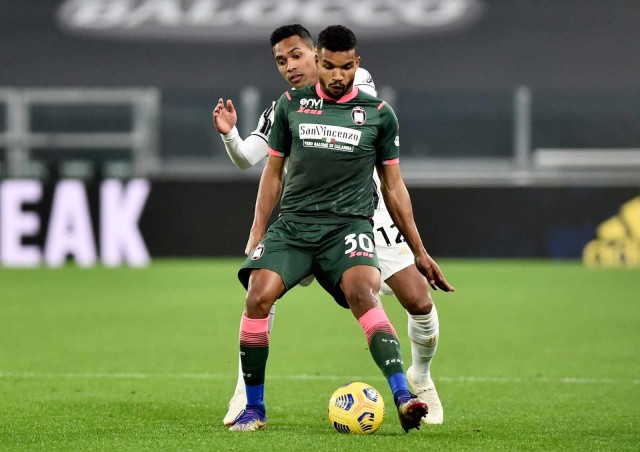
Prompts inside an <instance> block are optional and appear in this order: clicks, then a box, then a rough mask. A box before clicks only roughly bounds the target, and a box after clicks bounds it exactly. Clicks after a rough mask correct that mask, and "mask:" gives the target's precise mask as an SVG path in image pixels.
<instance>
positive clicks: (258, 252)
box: [251, 243, 264, 261]
mask: <svg viewBox="0 0 640 452" xmlns="http://www.w3.org/2000/svg"><path fill="white" fill-rule="evenodd" d="M263 254H264V245H263V244H262V243H261V244H260V245H258V246H257V247H256V248H255V249H254V250H253V253H251V260H252V261H257V260H258V259H260V258H261V257H262V255H263Z"/></svg>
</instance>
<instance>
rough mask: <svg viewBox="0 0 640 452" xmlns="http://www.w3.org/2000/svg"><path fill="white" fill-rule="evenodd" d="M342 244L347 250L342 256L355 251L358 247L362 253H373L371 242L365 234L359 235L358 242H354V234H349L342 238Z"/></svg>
mask: <svg viewBox="0 0 640 452" xmlns="http://www.w3.org/2000/svg"><path fill="white" fill-rule="evenodd" d="M344 244H345V245H346V246H347V250H346V251H345V252H344V254H349V253H351V252H352V251H355V250H356V248H358V245H359V246H360V249H361V250H362V251H366V252H368V253H371V252H373V240H371V239H370V238H369V236H368V235H366V234H360V235H359V236H358V240H356V235H355V234H349V235H347V236H346V237H345V238H344Z"/></svg>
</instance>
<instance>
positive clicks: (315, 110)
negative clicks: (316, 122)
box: [298, 98, 322, 115]
mask: <svg viewBox="0 0 640 452" xmlns="http://www.w3.org/2000/svg"><path fill="white" fill-rule="evenodd" d="M298 113H305V114H308V115H321V114H322V99H306V98H305V99H300V108H298Z"/></svg>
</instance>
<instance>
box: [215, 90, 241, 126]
mask: <svg viewBox="0 0 640 452" xmlns="http://www.w3.org/2000/svg"><path fill="white" fill-rule="evenodd" d="M237 122H238V114H237V113H236V109H235V107H234V106H233V102H231V99H228V100H227V104H226V105H225V103H224V100H223V99H222V98H220V99H218V104H217V105H216V107H215V108H214V109H213V125H214V126H216V129H217V130H218V132H220V133H222V134H224V135H226V134H228V133H229V132H231V129H233V126H235V125H236V123H237Z"/></svg>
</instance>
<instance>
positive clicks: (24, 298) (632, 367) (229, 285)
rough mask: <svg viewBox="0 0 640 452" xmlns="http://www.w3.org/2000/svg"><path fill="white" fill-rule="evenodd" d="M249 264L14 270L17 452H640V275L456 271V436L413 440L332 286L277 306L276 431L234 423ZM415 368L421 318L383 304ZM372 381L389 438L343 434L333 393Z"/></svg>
mask: <svg viewBox="0 0 640 452" xmlns="http://www.w3.org/2000/svg"><path fill="white" fill-rule="evenodd" d="M238 264H239V261H238V260H192V261H189V260H184V261H158V262H156V263H154V264H153V265H152V266H151V267H149V268H147V269H138V270H136V269H103V268H96V269H78V268H74V267H66V268H63V269H57V270H55V269H38V270H9V269H0V449H2V450H47V451H49V450H241V451H252V450H260V451H270V450H273V451H281V450H307V451H309V450H339V451H348V450H353V451H362V450H389V451H403V450H407V451H415V450H429V449H447V450H496V449H506V450H522V449H527V450H539V449H554V450H555V449H572V450H586V449H596V450H638V448H639V447H640V352H639V350H640V271H639V270H588V269H585V268H583V267H582V265H581V264H580V263H577V262H542V261H486V260H442V262H441V265H442V268H443V270H444V271H445V274H446V276H447V278H448V279H449V281H450V282H452V283H453V284H454V285H455V286H456V288H457V291H456V293H454V294H444V293H441V292H436V293H435V295H434V298H435V300H436V303H437V306H438V311H439V314H440V324H441V332H440V345H439V350H438V353H437V354H436V358H435V361H434V363H433V366H432V372H433V377H434V380H435V381H436V383H437V386H438V391H439V393H440V396H441V399H442V402H443V405H444V408H445V424H444V425H442V426H433V427H427V426H425V427H423V428H422V429H421V430H420V431H415V430H414V431H411V432H410V433H408V434H405V433H404V432H403V431H402V429H401V428H400V425H399V422H398V419H397V415H396V413H395V408H394V407H393V402H392V397H391V394H390V391H389V388H388V386H387V384H386V382H385V380H384V379H383V377H382V376H381V374H380V372H379V370H378V369H377V367H375V365H374V363H373V360H372V359H371V357H370V355H369V352H368V350H367V348H366V339H365V337H364V334H363V333H362V331H361V329H360V327H359V325H358V323H357V322H356V321H355V319H354V318H353V317H352V316H351V314H350V313H349V312H348V311H346V310H343V309H342V308H339V307H338V306H337V305H336V304H335V303H334V302H333V301H332V300H331V299H330V298H329V297H328V296H327V295H325V294H324V292H322V290H321V289H320V288H319V286H318V285H317V284H313V285H312V286H311V287H309V288H295V289H294V290H292V291H291V292H290V293H289V294H287V295H286V296H285V298H284V299H283V300H281V301H280V302H279V303H278V311H277V316H276V320H275V328H274V331H273V333H272V335H271V350H270V357H269V363H268V366H267V389H266V402H267V407H268V414H269V425H268V427H267V429H266V430H265V431H260V432H253V433H231V432H228V431H227V428H225V427H223V426H222V417H223V416H224V414H225V411H226V404H227V401H228V398H229V396H230V395H231V393H232V391H233V389H234V387H235V379H236V372H237V370H236V369H237V367H236V366H237V347H238V345H237V340H238V328H239V320H240V313H241V311H242V306H243V301H244V291H243V290H242V288H241V286H240V284H239V283H238V282H237V279H236V276H235V274H236V269H237V267H238ZM383 303H384V306H385V308H386V310H387V312H388V314H389V317H390V319H391V320H392V322H393V323H394V325H395V327H396V329H397V330H398V333H399V335H400V340H401V341H402V347H403V351H404V357H405V362H406V363H407V365H408V363H409V362H410V347H409V343H408V339H407V337H406V315H405V314H404V312H403V311H402V309H401V308H400V307H399V305H398V303H397V302H396V301H395V299H394V298H391V297H384V299H383ZM351 380H364V381H365V382H367V383H370V384H372V385H374V386H375V387H376V388H377V389H378V390H379V391H380V392H381V393H382V395H383V397H384V399H385V401H386V404H387V413H386V417H385V421H384V424H383V425H382V427H381V429H380V430H379V431H378V432H377V433H376V434H374V435H370V436H355V435H340V434H338V433H337V432H335V431H334V430H333V428H332V427H331V426H330V425H329V423H328V421H327V402H328V399H329V396H330V395H331V393H332V392H333V390H334V389H335V388H337V387H338V386H339V385H341V384H343V383H345V382H348V381H351Z"/></svg>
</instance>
